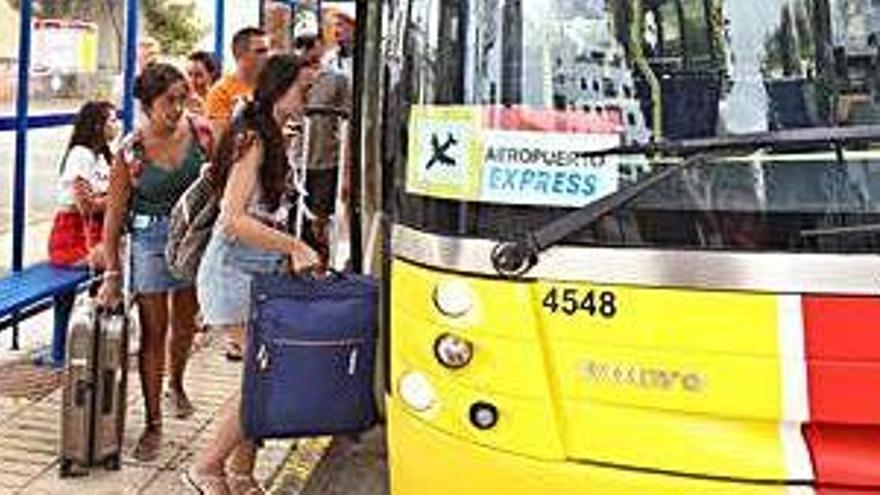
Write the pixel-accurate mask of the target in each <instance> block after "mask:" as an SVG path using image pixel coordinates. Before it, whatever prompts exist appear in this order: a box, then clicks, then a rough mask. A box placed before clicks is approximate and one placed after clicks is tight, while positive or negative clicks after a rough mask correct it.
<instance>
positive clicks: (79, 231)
mask: <svg viewBox="0 0 880 495" xmlns="http://www.w3.org/2000/svg"><path fill="white" fill-rule="evenodd" d="M103 227H104V222H103V220H102V219H101V217H92V218H91V219H90V220H89V221H88V222H85V221H84V220H83V216H82V215H81V214H80V213H77V212H72V211H65V212H59V213H57V214H56V215H55V221H54V222H53V224H52V233H51V234H50V235H49V261H51V262H52V264H54V265H60V266H77V265H82V264H83V263H84V262H85V261H86V260H87V258H88V256H89V250H90V249H89V246H90V245H91V246H96V245H98V244H99V243H100V242H101V239H102V236H103ZM86 229H88V230H86Z"/></svg>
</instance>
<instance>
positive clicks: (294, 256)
mask: <svg viewBox="0 0 880 495" xmlns="http://www.w3.org/2000/svg"><path fill="white" fill-rule="evenodd" d="M289 255H290V270H291V271H292V272H293V273H294V274H300V273H307V272H310V271H314V270H315V269H316V268H318V265H319V263H320V260H319V259H318V254H317V253H315V251H314V250H313V249H312V248H310V247H309V246H308V245H307V244H305V243H304V242H297V244H296V247H294V248H293V249H292V250H291V251H290V253H289Z"/></svg>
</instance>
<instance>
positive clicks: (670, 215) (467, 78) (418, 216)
mask: <svg viewBox="0 0 880 495" xmlns="http://www.w3.org/2000/svg"><path fill="white" fill-rule="evenodd" d="M408 7H409V8H408V12H409V17H408V20H409V23H408V24H406V23H398V24H394V25H398V26H406V33H405V35H402V37H403V38H406V39H407V42H406V43H404V44H405V45H406V46H407V50H409V51H408V52H407V53H410V54H412V55H413V56H412V57H406V59H407V60H408V62H407V63H409V64H412V65H411V66H409V67H408V70H405V71H404V74H403V76H402V78H403V79H402V80H403V81H404V83H403V84H404V86H403V87H405V88H406V91H404V92H400V98H402V99H405V103H403V104H402V105H403V106H404V107H407V106H408V105H410V104H413V105H421V106H431V105H469V106H476V107H489V108H493V107H508V108H520V109H527V110H537V111H541V110H551V109H552V110H554V111H555V112H562V113H567V114H570V115H583V114H589V115H590V116H591V117H590V118H591V119H594V121H601V122H605V123H608V124H611V125H613V126H615V127H616V128H618V129H620V133H621V137H622V138H623V139H622V141H623V142H624V143H646V142H649V141H651V140H677V139H688V138H711V137H715V136H725V135H730V134H741V133H753V132H765V131H778V130H789V129H797V128H809V127H829V126H838V125H840V126H852V125H865V124H880V0H480V1H477V0H411V1H410V2H409V3H408ZM523 112H525V110H524V111H523ZM539 113H540V112H537V113H536V114H539ZM523 114H525V113H523ZM547 115H550V113H547ZM568 120H572V119H568ZM574 120H576V119H574ZM404 134H405V131H404ZM819 151H822V150H815V149H814V150H812V151H810V152H806V151H805V152H804V153H803V154H802V155H799V156H794V157H792V156H787V157H774V159H761V160H758V159H755V160H752V161H751V162H743V161H739V162H736V161H731V160H716V161H714V162H712V163H708V164H706V166H704V167H700V168H699V169H698V170H693V171H689V172H687V174H685V173H682V174H680V176H678V177H676V178H674V179H673V180H670V181H667V183H666V184H664V185H663V187H660V188H658V189H657V190H656V191H652V192H651V194H646V195H645V197H643V198H640V199H639V201H635V202H634V203H633V204H632V205H631V206H630V207H629V208H628V209H627V211H622V212H620V214H619V215H617V216H616V217H615V218H612V219H606V221H605V222H603V224H602V225H604V226H605V227H600V228H597V229H595V231H593V232H589V233H584V235H583V236H582V238H583V239H587V238H591V239H593V240H594V241H596V240H598V242H602V243H607V244H614V243H619V244H622V245H635V244H638V245H643V244H644V245H671V246H697V247H706V246H718V247H725V246H727V247H731V246H734V245H735V246H737V247H741V248H781V249H790V248H795V249H801V248H802V249H847V250H848V249H868V248H867V247H866V246H869V245H870V246H871V248H873V244H874V241H873V240H872V241H871V242H869V243H867V244H866V242H865V241H864V239H861V240H860V241H859V242H857V243H856V245H855V247H854V245H852V244H837V245H834V246H832V247H828V246H827V245H826V244H823V243H826V242H832V243H833V242H842V241H840V240H835V241H831V240H822V241H821V242H819V244H816V245H805V244H803V243H804V242H806V241H804V240H803V239H802V238H801V236H800V235H799V233H800V232H801V231H802V230H805V229H806V230H809V229H811V228H824V227H839V226H844V225H852V224H855V223H866V222H868V221H871V220H872V219H873V220H877V219H876V218H873V217H875V216H878V215H880V180H878V178H880V155H877V154H876V153H874V152H871V151H869V150H855V151H854V150H849V151H850V152H848V153H847V159H846V160H844V161H843V162H840V161H838V159H837V158H836V157H835V156H833V154H829V153H825V154H824V155H823V154H821V153H818V152H819ZM823 152H824V151H823ZM852 152H855V153H863V154H862V155H858V154H856V155H853V153H852ZM636 162H637V164H638V165H639V166H640V167H642V168H644V166H645V165H644V164H645V163H646V162H645V161H644V160H642V161H641V162H638V160H637V161H636ZM396 163H397V165H398V173H397V174H396V175H397V177H403V176H405V173H404V169H405V167H406V156H405V153H403V154H400V155H399V156H398V157H397V158H396ZM633 164H634V162H633V160H632V159H629V160H623V161H621V178H622V184H625V183H627V182H630V181H633V180H637V179H638V177H639V175H640V173H641V172H639V171H636V172H634V171H633V170H635V167H632V165H633ZM655 165H656V164H655ZM401 201H403V202H404V203H405V206H404V207H403V208H402V210H401V211H403V212H404V214H405V216H408V217H409V218H411V219H412V222H413V223H414V224H415V225H417V226H420V227H425V226H426V225H428V226H429V229H434V230H438V231H444V232H451V233H456V234H475V235H480V236H501V237H503V236H505V235H508V234H509V233H510V232H514V231H521V230H522V229H523V228H524V227H530V226H539V225H543V224H545V223H547V221H548V220H549V219H552V218H553V217H554V216H556V215H559V214H561V213H562V212H564V210H560V209H554V208H540V207H535V206H530V207H519V206H514V205H499V204H492V203H464V202H456V201H448V200H441V199H436V198H434V199H432V198H424V197H417V196H413V195H407V194H402V197H401ZM871 239H873V238H871ZM850 241H851V239H849V240H847V242H850ZM817 242H818V241H817Z"/></svg>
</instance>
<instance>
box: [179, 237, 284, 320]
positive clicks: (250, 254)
mask: <svg viewBox="0 0 880 495" xmlns="http://www.w3.org/2000/svg"><path fill="white" fill-rule="evenodd" d="M286 260H287V257H286V256H285V255H283V254H281V253H279V252H275V251H267V250H265V249H260V248H256V247H252V246H249V245H246V244H244V243H243V242H241V241H239V240H235V239H232V238H230V237H229V236H228V235H226V234H224V233H222V232H221V231H219V230H215V231H214V234H213V235H212V236H211V241H210V242H209V243H208V247H207V248H206V249H205V254H204V255H203V256H202V262H201V264H200V265H199V274H198V277H197V278H196V290H197V293H198V298H199V307H200V308H201V311H202V318H203V321H204V322H205V324H207V325H209V326H215V327H217V326H232V325H236V326H238V325H245V324H246V323H247V322H248V318H249V315H250V304H251V280H252V279H253V276H254V275H256V274H274V273H281V272H283V271H284V270H285V267H286Z"/></svg>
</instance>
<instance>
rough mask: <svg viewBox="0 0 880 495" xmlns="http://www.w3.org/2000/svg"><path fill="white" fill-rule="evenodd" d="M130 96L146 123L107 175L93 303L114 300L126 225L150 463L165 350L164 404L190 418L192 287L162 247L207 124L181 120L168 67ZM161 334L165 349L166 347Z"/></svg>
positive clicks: (158, 67)
mask: <svg viewBox="0 0 880 495" xmlns="http://www.w3.org/2000/svg"><path fill="white" fill-rule="evenodd" d="M135 96H136V97H137V99H138V100H139V101H140V103H141V106H142V109H143V112H144V114H145V115H146V117H147V118H146V119H144V121H143V123H142V124H141V125H140V127H139V128H138V129H136V130H135V131H134V132H133V133H132V134H131V135H129V136H128V137H127V138H126V140H125V143H124V145H123V147H122V150H121V151H120V153H119V155H118V156H117V159H116V162H115V164H114V166H113V167H112V169H111V173H110V192H109V199H108V208H107V214H106V217H105V239H106V244H107V252H108V260H107V271H106V272H105V274H106V275H105V279H104V283H103V285H102V287H101V292H100V295H99V298H100V300H101V302H102V303H103V304H107V305H109V304H114V303H116V302H118V301H119V300H120V299H121V297H122V287H123V284H122V270H121V262H120V259H119V258H120V257H119V246H120V238H121V236H122V233H123V230H124V228H125V226H126V225H127V226H128V230H129V233H130V241H129V254H130V261H131V266H130V270H129V271H130V273H128V274H127V275H128V276H129V277H130V288H131V292H132V295H133V296H135V301H136V302H137V304H138V309H139V313H140V325H141V342H140V354H139V356H138V365H139V369H140V377H141V388H142V391H143V396H144V404H145V409H146V430H145V432H144V434H143V435H142V436H141V438H140V440H139V441H138V444H137V448H136V449H135V452H134V456H135V457H136V458H138V459H139V460H142V461H150V460H154V459H156V458H157V457H158V454H159V448H160V446H161V433H162V413H161V402H162V401H161V397H162V376H163V372H164V370H165V355H166V348H167V349H170V353H169V354H170V358H171V363H170V367H169V368H170V377H169V378H170V379H169V382H168V385H169V390H168V394H167V395H166V397H167V399H168V401H167V402H168V404H169V406H170V407H172V409H174V414H175V415H176V416H177V417H179V418H185V417H188V416H190V415H191V414H192V413H193V406H192V404H191V403H190V401H189V399H188V398H187V395H186V392H185V391H184V389H183V376H184V371H185V369H186V363H187V359H188V358H189V352H190V348H191V346H192V340H193V336H194V334H195V330H196V314H197V313H198V303H197V301H196V296H195V291H194V289H193V287H192V286H191V285H190V284H189V283H187V282H184V281H181V280H178V279H176V278H174V276H172V274H171V273H170V271H169V270H168V265H167V263H166V261H165V245H166V244H167V241H168V226H169V216H170V213H171V209H172V208H173V207H174V204H175V203H176V202H177V200H178V199H179V198H180V196H181V195H182V194H183V193H184V191H186V189H187V188H188V187H189V186H190V185H191V184H192V183H193V182H194V181H195V179H196V178H198V176H199V173H200V171H201V168H202V166H203V164H204V163H205V162H207V161H209V150H211V149H212V143H211V131H210V126H209V125H208V124H207V123H202V122H199V121H197V120H195V119H193V118H190V117H189V116H187V115H185V111H184V108H185V104H186V101H187V98H188V97H189V86H188V84H187V81H186V79H185V78H184V76H183V74H182V73H180V71H178V70H177V69H176V68H174V67H173V66H171V65H167V64H153V65H150V66H149V67H148V68H147V69H145V70H144V72H143V74H141V76H139V77H138V79H137V81H136V83H135ZM169 329H170V332H169ZM169 333H170V340H171V341H170V343H169V342H166V340H167V338H168V337H169ZM166 346H167V347H166Z"/></svg>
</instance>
